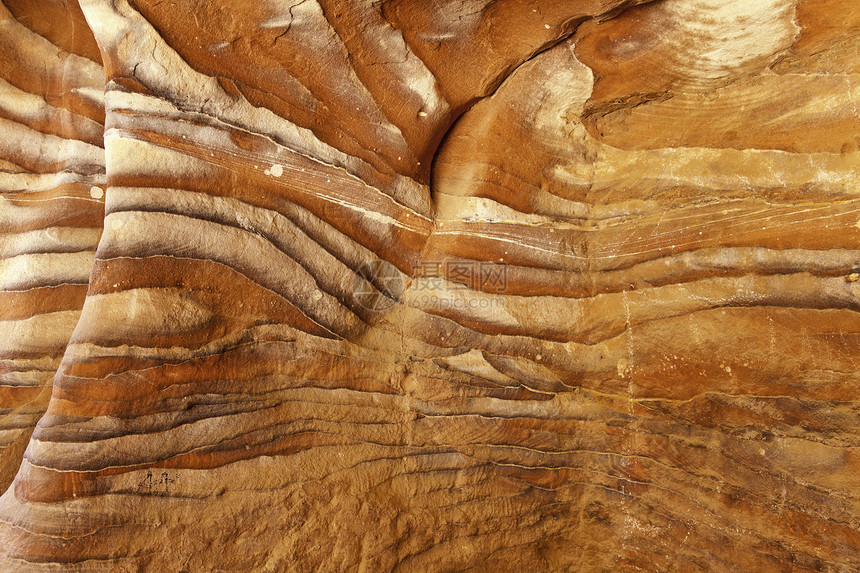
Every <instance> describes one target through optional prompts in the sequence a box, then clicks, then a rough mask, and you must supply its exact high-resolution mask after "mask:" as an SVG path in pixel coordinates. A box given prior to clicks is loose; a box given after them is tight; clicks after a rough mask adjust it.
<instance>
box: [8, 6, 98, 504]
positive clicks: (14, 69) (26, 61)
mask: <svg viewBox="0 0 860 573" xmlns="http://www.w3.org/2000/svg"><path fill="white" fill-rule="evenodd" d="M0 53H2V56H0V489H3V490H5V489H6V488H7V487H8V486H9V484H10V483H12V479H13V478H14V476H15V472H17V471H18V466H19V465H20V463H21V456H22V454H23V453H24V448H25V447H26V446H27V442H28V441H29V439H30V433H31V432H32V431H33V428H34V427H35V425H36V422H37V421H38V420H39V418H40V417H41V415H42V414H43V413H44V411H45V408H46V407H47V406H48V400H49V398H50V396H51V382H52V381H53V378H54V373H55V372H56V370H57V366H58V365H59V364H60V359H61V358H62V356H63V351H64V350H65V348H66V343H67V342H68V341H69V337H70V336H71V334H72V330H73V329H74V327H75V324H76V323H77V321H78V317H79V316H80V311H81V308H82V307H83V304H84V297H85V296H86V293H87V282H88V280H89V276H90V270H91V268H92V265H93V257H94V255H95V250H96V245H97V243H98V240H99V235H100V234H101V227H102V220H103V218H104V190H105V182H106V181H105V168H104V149H103V143H102V134H103V132H104V99H103V97H102V93H103V89H104V70H103V69H102V67H101V58H100V56H99V51H98V47H97V46H96V42H95V39H94V38H93V35H92V33H91V32H90V29H89V27H87V24H86V21H85V20H84V16H83V13H81V10H80V8H79V7H78V5H77V4H76V3H74V2H70V3H66V2H58V1H47V0H45V1H42V0H40V1H21V0H4V1H3V3H0Z"/></svg>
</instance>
